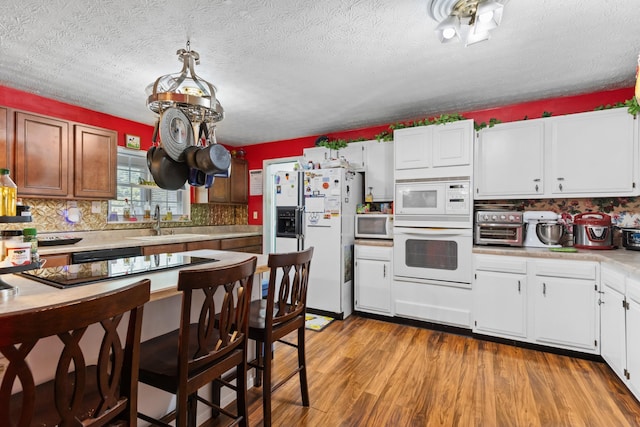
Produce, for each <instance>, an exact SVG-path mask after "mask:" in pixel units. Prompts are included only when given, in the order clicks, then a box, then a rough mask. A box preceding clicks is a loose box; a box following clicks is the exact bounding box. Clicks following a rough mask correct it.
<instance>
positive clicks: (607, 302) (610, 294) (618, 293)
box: [600, 265, 627, 381]
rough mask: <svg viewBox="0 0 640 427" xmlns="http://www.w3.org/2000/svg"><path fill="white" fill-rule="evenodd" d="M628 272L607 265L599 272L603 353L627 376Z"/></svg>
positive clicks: (613, 367) (606, 359)
mask: <svg viewBox="0 0 640 427" xmlns="http://www.w3.org/2000/svg"><path fill="white" fill-rule="evenodd" d="M625 280H626V279H625V275H624V274H623V273H621V272H619V271H616V270H613V269H611V268H609V267H607V266H605V265H603V266H602V268H601V272H600V285H601V291H602V293H601V294H600V355H601V356H602V358H603V359H604V360H605V361H606V362H607V364H608V365H609V366H610V367H611V369H613V370H614V372H615V373H616V374H617V375H618V376H619V377H620V378H621V379H623V381H624V379H625V373H626V370H627V343H626V336H625V335H626V328H625V317H626V310H625V307H626V302H625V296H624V294H625Z"/></svg>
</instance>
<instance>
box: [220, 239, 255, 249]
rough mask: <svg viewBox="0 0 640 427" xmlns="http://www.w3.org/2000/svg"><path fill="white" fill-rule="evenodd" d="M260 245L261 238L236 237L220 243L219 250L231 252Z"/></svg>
mask: <svg viewBox="0 0 640 427" xmlns="http://www.w3.org/2000/svg"><path fill="white" fill-rule="evenodd" d="M258 245H260V246H261V245H262V236H250V237H236V238H233V239H223V240H221V241H220V249H222V250H233V249H238V248H244V247H247V246H258Z"/></svg>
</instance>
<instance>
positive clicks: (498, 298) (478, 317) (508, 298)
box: [473, 255, 527, 338]
mask: <svg viewBox="0 0 640 427" xmlns="http://www.w3.org/2000/svg"><path fill="white" fill-rule="evenodd" d="M500 258H505V257H500ZM475 261H476V265H475V268H476V272H475V275H474V283H473V319H474V320H473V331H474V332H478V333H486V334H489V335H497V336H513V337H520V338H524V337H526V336H527V316H526V315H527V275H526V273H527V261H526V259H520V258H510V259H506V260H502V262H500V259H498V258H496V257H491V256H489V257H486V256H482V255H477V256H476V257H475ZM496 261H497V262H496Z"/></svg>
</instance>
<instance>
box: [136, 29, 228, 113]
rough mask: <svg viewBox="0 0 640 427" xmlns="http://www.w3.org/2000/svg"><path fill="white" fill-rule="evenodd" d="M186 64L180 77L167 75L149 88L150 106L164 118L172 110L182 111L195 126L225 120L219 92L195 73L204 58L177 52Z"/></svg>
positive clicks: (147, 90)
mask: <svg viewBox="0 0 640 427" xmlns="http://www.w3.org/2000/svg"><path fill="white" fill-rule="evenodd" d="M176 54H177V55H178V59H179V60H180V61H181V62H182V70H181V71H180V72H179V73H175V74H167V75H164V76H161V77H158V79H157V80H156V81H155V82H154V83H152V84H150V85H149V86H147V89H146V92H147V95H148V98H147V106H148V107H149V109H150V110H151V111H153V112H154V113H158V114H162V112H163V111H164V110H166V109H168V108H172V107H176V108H179V109H180V110H181V111H182V112H183V113H184V114H185V115H186V116H187V117H188V118H189V120H190V121H191V122H192V123H202V122H204V123H216V122H219V121H220V120H222V119H223V118H224V109H223V108H222V106H221V105H220V103H219V102H218V100H217V99H216V88H215V86H213V85H212V84H211V83H209V82H207V81H206V80H204V79H202V78H200V77H198V76H197V75H196V72H195V71H194V68H195V65H196V64H200V55H199V54H198V52H196V51H193V50H191V48H190V42H188V41H187V48H186V49H180V50H178V51H177V52H176Z"/></svg>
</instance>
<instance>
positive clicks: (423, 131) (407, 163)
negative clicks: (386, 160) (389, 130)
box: [393, 126, 435, 170]
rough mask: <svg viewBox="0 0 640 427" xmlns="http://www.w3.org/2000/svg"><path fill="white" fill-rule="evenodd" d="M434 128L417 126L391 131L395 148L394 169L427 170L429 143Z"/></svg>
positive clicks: (428, 165) (429, 164)
mask: <svg viewBox="0 0 640 427" xmlns="http://www.w3.org/2000/svg"><path fill="white" fill-rule="evenodd" d="M434 127H435V126H418V127H412V128H404V129H398V130H395V131H393V143H394V147H395V156H394V158H395V168H396V170H399V169H418V168H428V167H430V166H431V162H430V158H429V157H430V156H429V155H430V148H431V144H430V141H431V139H432V135H433V128H434Z"/></svg>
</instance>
